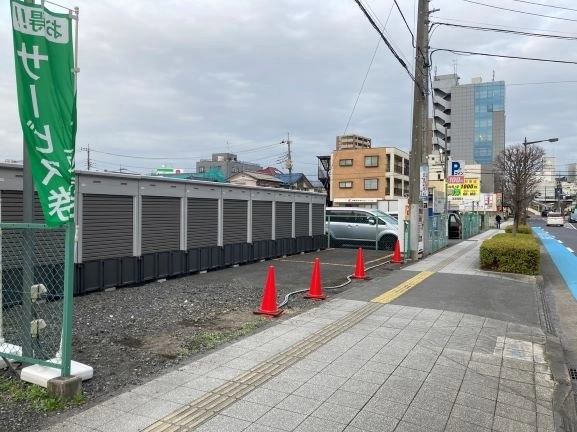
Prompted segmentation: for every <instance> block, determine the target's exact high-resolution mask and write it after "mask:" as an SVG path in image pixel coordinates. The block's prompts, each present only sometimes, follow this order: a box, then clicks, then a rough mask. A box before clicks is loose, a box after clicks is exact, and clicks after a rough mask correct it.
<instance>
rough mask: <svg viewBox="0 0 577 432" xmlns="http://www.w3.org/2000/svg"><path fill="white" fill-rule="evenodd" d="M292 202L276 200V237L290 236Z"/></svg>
mask: <svg viewBox="0 0 577 432" xmlns="http://www.w3.org/2000/svg"><path fill="white" fill-rule="evenodd" d="M292 207H293V205H292V203H290V202H278V201H277V203H276V214H275V225H276V237H275V238H276V239H277V240H278V239H281V238H290V237H292V219H293V215H292Z"/></svg>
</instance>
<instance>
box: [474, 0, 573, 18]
mask: <svg viewBox="0 0 577 432" xmlns="http://www.w3.org/2000/svg"><path fill="white" fill-rule="evenodd" d="M463 1H464V2H467V3H473V4H477V5H480V6H486V7H490V8H495V9H500V10H504V11H508V12H516V13H520V14H525V15H532V16H538V17H543V18H550V19H556V20H561V21H573V22H577V20H576V19H571V18H561V17H555V16H551V15H543V14H538V13H533V12H525V11H520V10H516V9H508V8H504V7H501V6H495V5H490V4H485V3H481V2H476V1H473V0H463Z"/></svg>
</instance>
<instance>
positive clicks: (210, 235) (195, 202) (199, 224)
mask: <svg viewBox="0 0 577 432" xmlns="http://www.w3.org/2000/svg"><path fill="white" fill-rule="evenodd" d="M187 211H188V226H187V227H186V230H187V238H188V249H192V248H197V247H202V246H216V245H218V200H217V199H213V198H189V199H188V203H187Z"/></svg>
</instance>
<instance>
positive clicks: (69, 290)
mask: <svg viewBox="0 0 577 432" xmlns="http://www.w3.org/2000/svg"><path fill="white" fill-rule="evenodd" d="M75 235H76V226H75V224H74V222H73V221H72V222H69V223H68V224H67V225H66V238H65V250H64V307H63V309H62V376H63V377H67V376H70V363H71V361H72V302H73V300H72V297H73V295H74V293H73V290H74V243H75Z"/></svg>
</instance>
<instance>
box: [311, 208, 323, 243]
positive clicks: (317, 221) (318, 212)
mask: <svg viewBox="0 0 577 432" xmlns="http://www.w3.org/2000/svg"><path fill="white" fill-rule="evenodd" d="M312 225H313V235H314V236H315V235H319V234H324V233H325V206H324V205H323V204H313V221H312Z"/></svg>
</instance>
